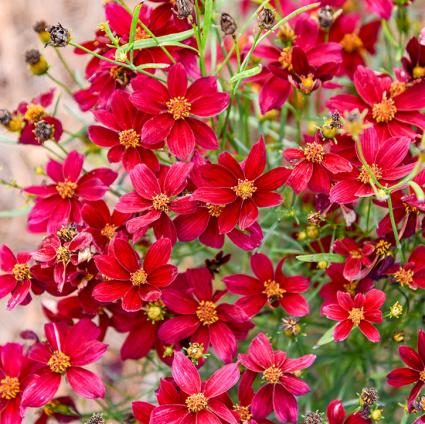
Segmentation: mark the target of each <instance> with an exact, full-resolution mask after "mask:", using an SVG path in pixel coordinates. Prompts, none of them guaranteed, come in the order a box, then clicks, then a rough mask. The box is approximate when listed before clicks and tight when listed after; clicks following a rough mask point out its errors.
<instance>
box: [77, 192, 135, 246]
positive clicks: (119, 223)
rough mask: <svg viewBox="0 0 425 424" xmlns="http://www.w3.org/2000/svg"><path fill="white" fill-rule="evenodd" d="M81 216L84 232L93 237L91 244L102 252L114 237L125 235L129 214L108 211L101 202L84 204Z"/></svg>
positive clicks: (106, 206) (105, 205)
mask: <svg viewBox="0 0 425 424" xmlns="http://www.w3.org/2000/svg"><path fill="white" fill-rule="evenodd" d="M81 215H82V217H83V221H84V222H85V223H86V225H87V228H86V231H87V232H89V233H90V234H91V235H92V237H93V242H94V244H95V245H96V247H97V249H98V250H99V251H103V250H104V249H105V247H106V246H107V245H108V244H109V242H110V241H111V240H112V239H113V238H114V237H115V236H116V235H119V236H121V235H123V234H125V233H126V232H125V223H126V222H127V220H128V218H130V216H131V215H130V214H126V213H121V212H118V211H117V210H114V211H112V213H111V212H110V211H109V208H108V205H107V204H106V203H105V201H103V200H99V201H97V202H89V203H86V204H85V205H84V206H83V208H82V210H81Z"/></svg>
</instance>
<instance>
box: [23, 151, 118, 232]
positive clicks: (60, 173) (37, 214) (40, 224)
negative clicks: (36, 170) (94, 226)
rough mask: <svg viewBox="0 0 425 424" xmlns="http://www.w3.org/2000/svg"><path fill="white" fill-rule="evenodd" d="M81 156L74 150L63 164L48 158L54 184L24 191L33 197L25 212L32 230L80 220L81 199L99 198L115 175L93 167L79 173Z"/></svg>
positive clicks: (82, 202) (27, 188) (51, 228)
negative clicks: (33, 203)
mask: <svg viewBox="0 0 425 424" xmlns="http://www.w3.org/2000/svg"><path fill="white" fill-rule="evenodd" d="M83 162H84V156H83V155H81V154H79V153H78V152H76V151H72V152H70V153H69V154H68V156H67V157H66V159H65V160H64V162H63V163H59V162H56V161H55V160H50V161H49V162H48V164H47V167H46V173H47V175H48V177H50V178H51V179H52V180H53V184H47V185H39V186H30V187H26V188H25V189H24V191H25V192H26V193H29V194H32V195H34V196H35V197H36V201H35V205H34V206H33V208H32V210H31V212H30V213H29V215H28V225H29V228H30V230H31V231H34V232H44V231H46V229H47V231H48V232H54V231H56V230H57V229H58V228H59V227H60V226H61V225H66V224H68V223H79V222H80V221H81V207H82V205H83V204H84V202H87V201H94V200H100V199H101V198H102V197H103V195H104V194H105V192H106V191H107V190H108V187H109V186H110V185H111V184H112V183H113V181H114V180H115V178H116V177H117V174H116V173H115V172H113V171H111V170H110V169H107V168H97V169H93V170H92V171H89V172H87V173H85V174H84V175H82V176H80V174H81V170H82V169H83Z"/></svg>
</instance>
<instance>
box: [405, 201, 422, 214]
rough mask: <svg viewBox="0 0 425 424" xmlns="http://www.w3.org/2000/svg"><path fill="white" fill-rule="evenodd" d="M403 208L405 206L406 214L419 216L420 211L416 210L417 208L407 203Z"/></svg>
mask: <svg viewBox="0 0 425 424" xmlns="http://www.w3.org/2000/svg"><path fill="white" fill-rule="evenodd" d="M403 206H404V210H405V211H406V214H408V213H416V214H419V209H418V208H416V207H415V206H410V205H408V204H407V203H403Z"/></svg>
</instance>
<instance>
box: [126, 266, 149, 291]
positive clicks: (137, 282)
mask: <svg viewBox="0 0 425 424" xmlns="http://www.w3.org/2000/svg"><path fill="white" fill-rule="evenodd" d="M147 279H148V274H146V271H145V270H144V269H143V268H140V269H138V270H137V271H136V272H133V273H132V274H130V281H131V284H133V286H136V287H137V286H141V285H142V284H146V281H147Z"/></svg>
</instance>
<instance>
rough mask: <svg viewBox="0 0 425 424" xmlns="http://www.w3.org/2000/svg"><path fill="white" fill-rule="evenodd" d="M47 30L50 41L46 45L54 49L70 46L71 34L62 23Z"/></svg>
mask: <svg viewBox="0 0 425 424" xmlns="http://www.w3.org/2000/svg"><path fill="white" fill-rule="evenodd" d="M46 30H47V32H48V33H49V34H50V39H49V41H48V42H47V43H46V45H49V46H53V47H65V46H67V45H68V44H69V41H70V40H71V34H70V33H69V31H68V30H67V29H66V28H64V27H63V26H62V25H61V24H60V23H58V24H57V25H52V26H49V27H47V28H46Z"/></svg>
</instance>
